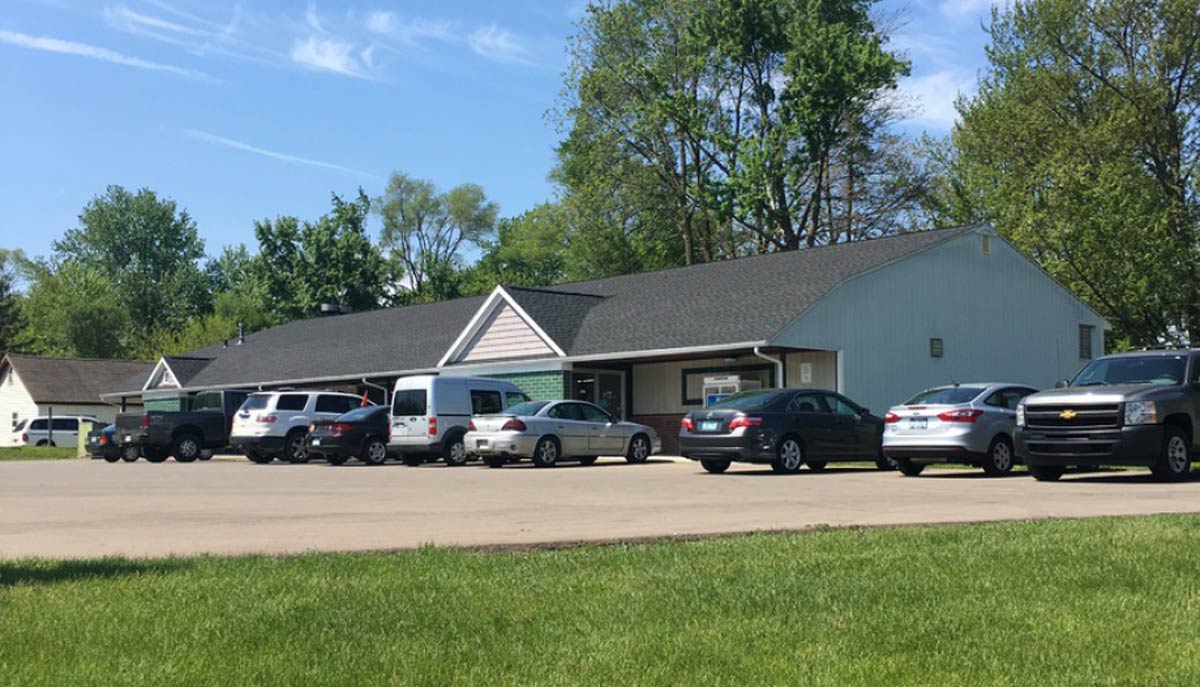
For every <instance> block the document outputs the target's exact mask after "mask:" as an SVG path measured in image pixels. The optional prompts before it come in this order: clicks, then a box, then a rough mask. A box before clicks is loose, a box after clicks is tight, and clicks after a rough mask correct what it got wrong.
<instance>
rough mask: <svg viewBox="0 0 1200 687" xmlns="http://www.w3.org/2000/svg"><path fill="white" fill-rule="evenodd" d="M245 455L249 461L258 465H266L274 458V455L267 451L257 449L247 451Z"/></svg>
mask: <svg viewBox="0 0 1200 687" xmlns="http://www.w3.org/2000/svg"><path fill="white" fill-rule="evenodd" d="M246 457H247V458H249V459H250V462H251V463H257V464H258V465H266V464H267V463H270V462H271V461H273V460H275V456H273V455H271V454H269V453H259V452H258V451H247V452H246Z"/></svg>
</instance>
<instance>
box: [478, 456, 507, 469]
mask: <svg viewBox="0 0 1200 687" xmlns="http://www.w3.org/2000/svg"><path fill="white" fill-rule="evenodd" d="M484 462H485V463H487V466H488V467H489V468H502V467H504V464H505V463H507V462H508V459H506V458H505V457H504V456H488V457H487V458H485V459H484Z"/></svg>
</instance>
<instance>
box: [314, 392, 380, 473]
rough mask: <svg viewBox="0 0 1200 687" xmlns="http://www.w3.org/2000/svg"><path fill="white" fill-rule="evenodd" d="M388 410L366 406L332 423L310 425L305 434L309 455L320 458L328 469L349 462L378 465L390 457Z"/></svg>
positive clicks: (318, 422) (338, 417) (321, 422)
mask: <svg viewBox="0 0 1200 687" xmlns="http://www.w3.org/2000/svg"><path fill="white" fill-rule="evenodd" d="M388 410H389V409H388V407H387V406H367V407H365V408H355V409H354V410H351V411H350V412H348V413H345V414H342V415H339V416H337V418H335V419H333V420H318V421H316V422H314V423H313V425H312V430H311V431H310V432H309V434H308V453H309V455H312V456H313V457H316V458H324V459H325V460H326V461H328V462H329V464H330V465H341V464H342V463H345V462H346V461H347V460H349V459H351V458H359V459H360V460H362V461H363V462H364V463H367V464H369V465H382V464H383V463H384V462H386V461H387V459H388V458H389V457H390V454H389V453H388V428H389V424H390V422H391V420H390V416H389V415H388Z"/></svg>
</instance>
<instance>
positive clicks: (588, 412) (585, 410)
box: [576, 403, 612, 424]
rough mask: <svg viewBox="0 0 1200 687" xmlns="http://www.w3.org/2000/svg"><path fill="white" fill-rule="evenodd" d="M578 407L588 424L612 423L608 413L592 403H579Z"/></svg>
mask: <svg viewBox="0 0 1200 687" xmlns="http://www.w3.org/2000/svg"><path fill="white" fill-rule="evenodd" d="M576 405H577V406H578V407H579V412H580V413H582V414H583V419H584V421H586V422H603V423H606V424H607V423H609V422H612V418H611V417H609V415H608V413H606V412H604V411H603V410H600V409H599V408H597V407H596V406H594V405H592V404H590V403H578V404H576Z"/></svg>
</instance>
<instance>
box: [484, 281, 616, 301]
mask: <svg viewBox="0 0 1200 687" xmlns="http://www.w3.org/2000/svg"><path fill="white" fill-rule="evenodd" d="M590 281H600V280H599V279H592V280H590ZM572 283H576V284H578V283H580V282H572ZM499 286H500V287H501V288H502V289H504V290H505V291H508V290H517V291H533V292H534V293H552V294H555V295H558V296H584V297H587V298H601V299H603V298H608V296H605V295H603V294H599V293H580V292H579V291H563V290H562V289H556V288H554V287H552V286H521V285H519V284H500V285H499Z"/></svg>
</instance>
